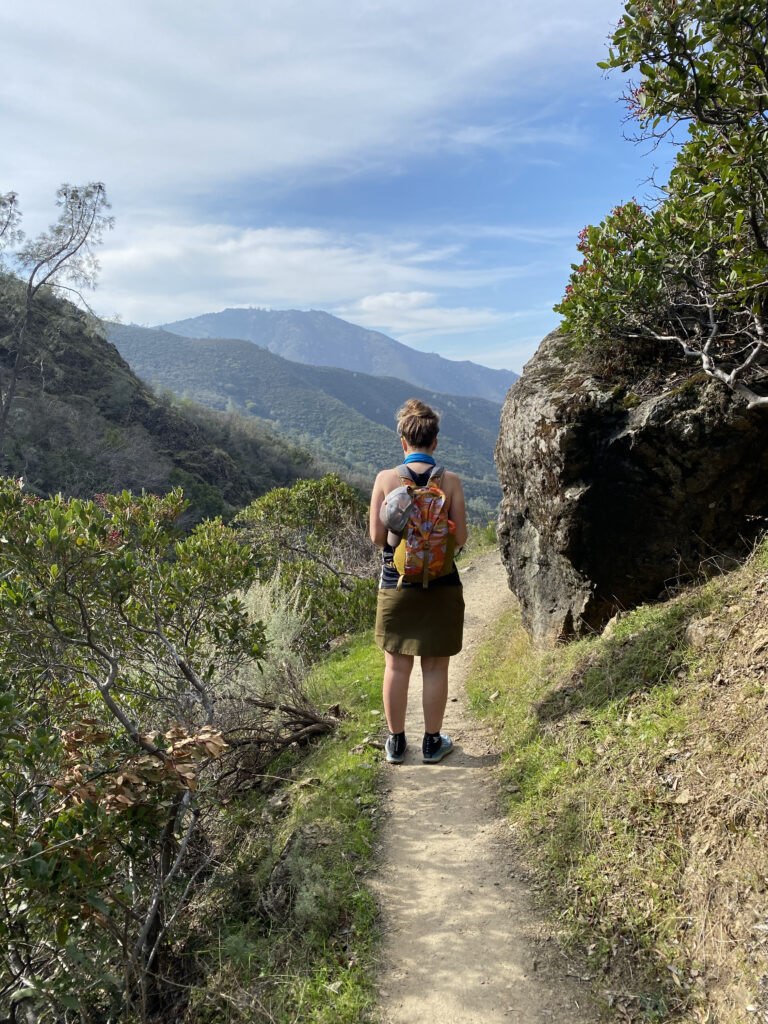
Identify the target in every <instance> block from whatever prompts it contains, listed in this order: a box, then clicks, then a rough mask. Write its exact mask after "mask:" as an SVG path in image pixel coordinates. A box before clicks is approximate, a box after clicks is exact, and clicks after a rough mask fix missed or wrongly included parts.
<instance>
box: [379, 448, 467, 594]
mask: <svg viewBox="0 0 768 1024" xmlns="http://www.w3.org/2000/svg"><path fill="white" fill-rule="evenodd" d="M405 468H406V469H407V470H408V472H409V474H410V477H411V480H413V482H414V483H415V484H416V486H417V487H425V486H426V485H427V484H428V483H429V475H430V473H431V472H432V467H431V466H430V468H429V469H427V470H425V471H424V472H423V473H416V472H414V470H412V469H411V467H410V466H406V467H405ZM457 554H458V552H457ZM394 555H395V549H394V548H393V547H391V546H390V545H389V544H385V545H384V550H383V551H382V553H381V578H380V579H379V590H396V589H397V584H398V581H399V580H400V573H399V572H398V571H397V569H396V568H395V567H394V565H393V564H392V559H393V558H394ZM402 585H403V587H419V589H421V588H422V584H421V583H409V582H407V581H406V580H403V583H402ZM460 586H461V577H460V576H459V570H458V569H457V568H456V563H455V562H454V565H453V569H452V570H451V571H450V572H449V573H446V574H445V576H438V577H437V578H436V579H434V580H432V581H431V582H430V584H429V587H460ZM429 587H428V588H427V589H429Z"/></svg>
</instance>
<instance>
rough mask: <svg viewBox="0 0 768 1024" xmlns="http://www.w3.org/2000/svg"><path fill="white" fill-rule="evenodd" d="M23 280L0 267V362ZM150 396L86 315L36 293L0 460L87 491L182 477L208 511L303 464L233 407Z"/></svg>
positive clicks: (137, 487)
mask: <svg viewBox="0 0 768 1024" xmlns="http://www.w3.org/2000/svg"><path fill="white" fill-rule="evenodd" d="M20 288H21V284H20V282H19V281H17V280H16V279H15V278H14V277H12V276H10V275H5V276H3V277H0V361H1V362H2V364H3V365H4V366H8V365H10V363H11V362H12V360H13V358H14V354H13V352H12V351H11V349H10V347H9V342H8V336H9V335H10V325H11V320H12V317H13V316H14V311H15V309H16V305H17V302H18V300H19V297H20V295H19V292H20ZM190 413H191V415H185V414H184V413H183V412H182V411H180V410H179V409H178V408H175V407H174V406H173V404H172V402H171V401H170V400H169V399H162V398H158V397H157V396H156V395H154V394H153V393H152V391H151V390H150V389H149V388H148V387H147V386H146V385H145V384H143V383H142V382H141V381H140V380H139V379H138V378H137V377H136V376H135V375H134V374H133V372H132V371H131V369H130V367H129V366H128V365H127V364H126V363H125V361H124V360H123V359H122V358H121V357H120V356H119V355H118V353H117V352H116V350H115V348H114V347H113V346H112V345H110V344H108V343H107V342H105V341H104V338H103V337H102V335H101V332H100V330H99V329H98V324H97V323H96V321H94V320H92V319H90V318H88V317H87V316H86V315H85V314H83V313H82V312H81V311H80V310H78V309H77V308H76V307H75V306H73V305H72V304H71V303H69V302H66V301H63V300H61V299H57V298H56V297H54V296H53V295H52V294H50V293H47V294H46V293H41V294H40V296H39V297H38V300H37V302H36V305H35V306H34V308H33V311H32V316H31V321H30V326H29V336H28V349H27V358H26V360H25V362H24V365H23V367H22V370H21V375H20V379H19V383H18V391H17V395H16V397H15V399H14V404H13V407H12V410H11V415H10V419H9V434H8V438H7V444H6V451H5V453H4V458H5V464H4V466H3V470H4V472H5V473H6V474H12V475H14V476H17V477H18V476H21V477H23V478H24V481H25V487H26V489H27V490H28V491H32V492H36V493H38V494H47V493H56V492H62V493H63V494H66V495H74V496H89V495H92V494H94V493H97V492H103V491H114V490H117V491H120V490H123V489H130V490H134V491H141V490H142V489H146V490H150V491H155V492H164V491H167V490H169V489H170V488H171V487H174V486H183V487H184V490H185V494H186V496H187V497H188V498H189V499H190V501H191V502H192V504H193V507H194V514H196V515H198V516H199V515H202V514H217V513H221V512H227V511H229V510H233V509H236V508H240V507H242V506H243V505H245V504H247V503H248V501H250V500H252V499H253V498H255V497H257V496H258V495H260V494H263V493H264V492H265V491H267V490H270V489H271V488H272V487H275V486H279V485H281V484H284V483H289V482H292V481H293V480H295V479H296V478H297V477H299V476H306V475H308V474H309V473H310V471H311V466H310V458H309V456H308V455H307V453H306V452H303V451H301V450H300V449H298V448H297V447H295V446H294V445H291V444H288V443H286V442H284V441H282V440H280V439H278V438H276V437H275V436H274V435H273V434H272V433H271V432H269V431H268V430H266V429H265V428H264V427H263V426H262V425H259V424H256V423H254V422H253V421H252V420H246V419H245V418H243V417H238V416H236V415H235V414H229V415H222V414H218V415H217V414H215V413H213V412H211V411H205V412H204V413H203V412H202V411H201V410H190Z"/></svg>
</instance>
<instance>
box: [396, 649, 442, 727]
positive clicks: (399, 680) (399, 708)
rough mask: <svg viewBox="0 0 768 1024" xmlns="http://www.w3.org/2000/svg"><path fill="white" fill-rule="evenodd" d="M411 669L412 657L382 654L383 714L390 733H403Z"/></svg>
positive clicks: (408, 655)
mask: <svg viewBox="0 0 768 1024" xmlns="http://www.w3.org/2000/svg"><path fill="white" fill-rule="evenodd" d="M447 660H448V659H446V661H447ZM412 668H413V657H412V655H410V654H390V653H389V651H385V652H384V691H383V697H384V714H385V715H386V716H387V725H388V726H389V731H390V732H404V731H405V710H406V708H407V707H408V683H409V681H410V678H411V669H412Z"/></svg>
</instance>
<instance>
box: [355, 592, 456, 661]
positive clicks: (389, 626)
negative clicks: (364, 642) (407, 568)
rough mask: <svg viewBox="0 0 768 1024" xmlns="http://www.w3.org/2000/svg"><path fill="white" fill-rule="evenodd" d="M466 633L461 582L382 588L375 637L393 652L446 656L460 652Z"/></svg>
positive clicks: (380, 643)
mask: <svg viewBox="0 0 768 1024" xmlns="http://www.w3.org/2000/svg"><path fill="white" fill-rule="evenodd" d="M463 633H464V594H463V592H462V588H461V587H460V586H457V587H454V586H438V587H427V589H426V590H425V589H424V588H423V587H403V588H402V589H401V590H380V591H379V599H378V603H377V605H376V632H375V639H376V643H377V644H378V645H379V647H381V648H382V650H384V651H388V652H389V653H390V654H413V655H418V656H419V657H422V658H444V657H448V656H450V655H452V654H458V653H459V651H460V650H461V642H462V637H463Z"/></svg>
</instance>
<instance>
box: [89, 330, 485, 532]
mask: <svg viewBox="0 0 768 1024" xmlns="http://www.w3.org/2000/svg"><path fill="white" fill-rule="evenodd" d="M106 329H107V336H108V338H109V340H110V341H112V342H113V343H114V344H115V345H116V346H117V348H118V350H119V351H120V353H121V354H122V355H123V356H124V357H125V358H126V359H127V360H128V362H129V363H130V364H131V366H132V367H133V368H134V370H135V371H136V373H138V374H139V375H140V376H141V377H143V378H144V379H145V380H147V381H148V382H150V383H152V384H153V385H154V386H156V387H159V388H168V389H169V390H170V391H172V392H173V393H175V394H177V395H179V396H182V397H187V398H191V399H193V400H194V401H196V402H201V403H203V404H205V405H210V406H211V407H212V408H214V409H227V408H234V409H236V410H238V411H241V412H244V413H247V414H248V415H250V416H254V417H258V418H259V419H262V420H266V421H267V422H268V423H269V424H270V425H271V426H272V427H273V428H274V429H275V430H276V431H278V432H279V433H281V434H286V435H288V436H290V437H291V438H293V439H295V440H298V441H299V442H300V443H301V444H302V445H304V446H306V447H309V448H311V449H312V450H313V451H314V452H315V453H317V454H319V455H321V456H323V457H324V458H326V459H328V460H330V461H332V462H334V463H336V464H341V465H343V466H345V467H346V468H347V469H349V470H351V471H353V472H356V473H359V474H362V475H363V476H365V477H367V478H369V479H370V478H372V477H373V475H374V474H375V472H376V471H377V470H378V469H379V468H380V467H381V466H382V464H385V463H387V462H389V463H392V462H394V461H395V460H396V459H397V457H398V454H399V452H400V445H399V441H398V438H397V434H396V432H395V429H394V426H395V424H394V413H395V410H396V409H397V408H398V407H399V406H400V405H402V403H403V402H404V401H405V400H406V399H407V398H410V397H411V396H412V395H417V396H418V397H420V398H423V399H424V400H425V401H426V402H428V403H429V404H430V405H433V406H434V407H435V408H437V409H438V410H439V411H440V412H441V413H442V414H443V423H442V428H441V433H440V448H439V452H440V458H441V460H444V461H445V463H446V465H448V466H449V467H450V468H452V469H455V470H456V471H457V472H458V473H460V474H461V476H462V478H463V480H464V484H465V488H466V492H467V496H468V499H469V506H470V510H471V511H474V512H475V513H476V514H480V513H481V512H482V511H483V510H489V509H491V508H494V507H495V506H496V505H497V504H498V501H499V499H500V497H501V493H500V489H499V485H498V481H497V478H496V469H495V466H494V463H493V448H494V444H495V442H496V436H497V434H498V427H499V413H500V406H499V405H498V404H496V403H495V402H490V401H487V400H486V399H482V398H466V397H461V396H458V395H446V394H439V393H436V392H434V391H429V390H427V389H424V388H420V387H418V386H416V385H413V384H409V383H406V382H405V381H402V380H396V379H394V378H391V377H372V376H370V375H368V374H364V373H357V372H353V371H349V370H338V369H331V368H329V367H318V366H308V365H302V364H299V363H293V362H290V361H289V360H287V359H283V358H282V357H280V356H277V355H275V354H274V353H272V352H269V351H267V350H266V349H264V348H261V347H260V346H257V345H254V344H253V343H251V342H248V341H242V340H238V339H231V340H229V339H220V338H216V339H189V338H182V337H180V336H178V335H175V334H171V333H169V332H167V331H159V330H149V329H147V328H141V327H134V326H124V325H121V324H109V325H107V326H106Z"/></svg>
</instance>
